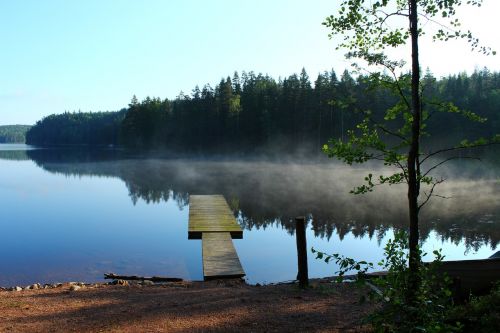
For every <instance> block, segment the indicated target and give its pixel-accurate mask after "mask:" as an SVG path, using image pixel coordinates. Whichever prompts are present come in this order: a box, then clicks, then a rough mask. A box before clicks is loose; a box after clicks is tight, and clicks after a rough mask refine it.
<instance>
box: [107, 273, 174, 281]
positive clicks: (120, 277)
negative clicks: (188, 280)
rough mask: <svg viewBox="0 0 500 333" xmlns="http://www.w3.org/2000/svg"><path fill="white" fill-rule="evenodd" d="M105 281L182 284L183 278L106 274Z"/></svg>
mask: <svg viewBox="0 0 500 333" xmlns="http://www.w3.org/2000/svg"><path fill="white" fill-rule="evenodd" d="M104 279H113V280H128V281H132V280H135V281H145V280H147V281H151V282H182V281H183V279H181V278H173V277H164V276H151V277H146V276H137V275H116V274H115V273H104Z"/></svg>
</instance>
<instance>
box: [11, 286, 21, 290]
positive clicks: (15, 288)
mask: <svg viewBox="0 0 500 333" xmlns="http://www.w3.org/2000/svg"><path fill="white" fill-rule="evenodd" d="M21 290H23V288H21V287H19V286H15V287H14V288H12V291H21Z"/></svg>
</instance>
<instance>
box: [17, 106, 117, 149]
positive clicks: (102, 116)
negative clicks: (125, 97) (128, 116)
mask: <svg viewBox="0 0 500 333" xmlns="http://www.w3.org/2000/svg"><path fill="white" fill-rule="evenodd" d="M124 116H125V110H122V111H120V112H72V113H71V112H65V113H63V114H60V115H50V116H47V117H45V118H43V119H42V120H40V121H38V122H37V123H36V125H34V126H33V127H31V128H30V130H29V131H28V132H27V133H26V143H27V144H33V145H61V144H80V145H109V144H117V143H118V136H119V129H120V124H121V121H122V119H123V117H124Z"/></svg>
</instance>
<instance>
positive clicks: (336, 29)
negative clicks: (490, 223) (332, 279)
mask: <svg viewBox="0 0 500 333" xmlns="http://www.w3.org/2000/svg"><path fill="white" fill-rule="evenodd" d="M481 2H482V1H481V0H474V1H467V3H466V4H467V5H472V6H480V5H481ZM461 5H465V3H462V1H461V0H451V1H449V0H393V1H390V0H380V1H369V0H343V1H341V2H340V9H339V11H338V13H337V15H335V16H334V15H331V16H329V17H327V18H326V21H325V22H324V25H325V26H327V27H328V28H330V29H331V34H330V37H334V36H339V37H341V38H342V40H341V41H340V42H339V44H338V48H343V49H346V50H347V51H348V53H347V54H346V57H347V58H349V59H359V60H361V61H363V62H364V63H365V64H366V65H367V66H368V67H369V68H375V71H373V70H371V71H370V72H369V73H370V74H369V75H368V78H367V87H368V88H370V87H373V86H375V87H379V86H385V87H386V89H388V90H389V91H390V92H392V93H393V94H395V95H396V96H398V98H397V100H396V101H395V103H394V104H393V105H392V106H391V107H389V108H388V109H387V110H386V111H385V112H384V114H383V117H380V114H379V115H378V118H377V117H375V114H374V113H373V112H372V110H371V108H370V107H368V108H367V109H364V110H361V111H362V112H363V114H364V117H363V120H362V121H361V122H359V123H358V124H357V125H356V129H355V130H349V132H348V137H347V140H344V139H343V138H341V139H331V140H330V141H329V143H328V144H327V145H325V146H324V152H325V153H326V154H327V155H328V156H329V157H337V158H338V159H340V160H342V161H344V162H345V163H347V164H353V163H364V162H367V161H369V160H376V161H381V162H383V164H384V165H385V166H387V167H389V168H390V169H389V170H390V171H391V172H392V174H390V175H388V176H387V175H383V174H382V175H379V176H378V177H373V175H372V174H369V175H368V176H367V177H365V184H363V185H361V186H358V187H356V188H355V189H354V190H353V191H352V193H354V194H362V193H367V192H371V191H372V190H373V188H374V187H375V186H377V185H383V184H389V185H398V184H405V185H406V187H407V193H408V195H407V197H408V229H409V235H408V250H409V260H408V267H409V268H408V269H409V274H408V287H407V288H406V290H405V291H406V295H405V296H404V300H403V301H402V302H403V303H404V304H405V306H407V307H409V308H412V309H417V308H418V307H419V299H418V298H419V294H418V292H420V289H421V288H422V284H423V283H424V281H422V278H423V277H422V276H421V274H420V272H421V270H422V268H421V253H420V250H419V248H418V244H419V238H420V235H419V213H420V210H421V209H422V207H423V206H424V205H425V204H427V202H428V201H429V200H430V199H431V197H432V196H436V193H434V191H435V188H436V186H437V185H439V184H441V183H442V182H443V181H444V178H440V177H437V176H435V175H434V173H435V170H436V169H437V168H438V167H439V166H441V165H443V164H445V163H446V162H448V161H450V160H452V159H456V158H459V157H460V156H459V155H458V156H445V157H444V158H443V159H442V160H439V161H437V162H436V158H437V157H440V154H442V153H450V152H456V151H460V150H462V149H464V148H468V147H477V146H483V145H487V144H489V143H490V141H488V140H486V139H484V138H479V139H477V140H476V141H473V142H468V141H462V142H461V143H460V144H455V145H453V146H451V147H445V148H439V149H437V150H434V151H432V150H430V149H429V148H428V147H427V148H424V147H422V138H424V137H426V136H429V132H428V129H427V127H428V121H429V120H430V119H431V118H432V116H433V115H434V114H435V113H436V112H437V113H450V114H460V115H462V116H464V118H466V119H467V120H469V121H470V120H472V121H476V122H483V121H484V119H483V118H482V117H480V116H479V115H477V114H475V113H473V112H470V111H468V110H460V109H459V108H458V107H456V106H455V105H454V104H453V103H451V102H445V103H443V102H441V101H435V100H433V99H432V98H425V99H424V97H423V92H424V89H423V87H424V85H425V83H429V84H432V81H428V82H425V80H422V78H421V68H420V59H419V38H421V37H423V36H424V35H425V33H430V35H431V36H432V38H433V39H434V40H440V41H447V40H449V39H467V41H468V43H469V44H470V45H471V47H472V49H478V50H479V51H481V52H483V53H484V54H495V52H494V51H492V50H491V49H490V48H487V47H484V46H481V45H480V44H479V41H478V39H477V38H475V37H473V35H472V33H471V32H470V31H467V32H464V31H461V30H460V22H459V20H458V19H457V18H456V17H455V16H456V10H457V8H458V7H459V6H461ZM440 17H442V18H444V19H445V20H446V21H447V22H444V23H443V22H439V18H440ZM428 23H431V24H430V25H429V26H432V24H436V23H437V27H438V28H437V30H435V31H433V30H432V29H430V28H429V27H427V26H426V25H427V24H428ZM424 27H425V29H424ZM443 27H446V28H443ZM407 43H408V44H410V50H411V53H409V54H408V59H410V60H411V61H410V72H409V73H405V70H406V69H405V63H406V62H405V61H404V59H403V60H393V59H390V58H389V57H388V56H387V54H386V51H387V49H393V48H398V47H401V46H404V45H406V44H407ZM353 65H354V67H355V68H357V69H358V71H360V70H361V67H360V66H359V65H358V64H357V63H354V64H353ZM423 81H424V82H423ZM367 90H368V89H367ZM498 138H499V137H498V135H497V136H495V137H494V139H493V140H498ZM422 192H423V195H422ZM400 269H405V268H403V267H400ZM409 313H412V311H409Z"/></svg>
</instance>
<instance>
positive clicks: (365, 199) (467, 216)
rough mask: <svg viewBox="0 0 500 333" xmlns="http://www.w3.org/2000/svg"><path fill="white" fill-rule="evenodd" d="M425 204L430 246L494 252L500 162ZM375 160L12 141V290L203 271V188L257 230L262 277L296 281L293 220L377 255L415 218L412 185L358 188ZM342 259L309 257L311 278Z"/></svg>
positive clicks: (250, 258) (461, 170)
mask: <svg viewBox="0 0 500 333" xmlns="http://www.w3.org/2000/svg"><path fill="white" fill-rule="evenodd" d="M440 170H441V172H440V175H442V176H443V177H445V178H446V181H445V182H444V183H443V184H442V185H441V187H440V188H439V189H438V190H437V193H438V194H439V195H441V196H443V197H445V198H433V199H432V200H431V201H430V202H429V204H428V205H426V206H425V207H424V209H423V211H422V213H421V226H422V227H421V234H422V238H423V245H422V246H423V248H424V250H426V251H428V252H431V251H432V250H433V249H440V248H442V249H443V253H444V254H445V256H446V259H449V260H456V259H476V258H486V257H489V256H490V255H491V254H493V253H494V252H495V251H496V249H497V245H498V243H499V240H500V207H499V202H500V201H499V198H500V195H499V194H500V181H499V179H500V178H499V177H500V175H499V168H498V164H497V163H493V162H492V163H490V162H489V161H487V160H486V161H475V160H466V159H463V160H458V161H456V162H454V163H453V164H450V165H448V166H447V167H445V168H442V169H440ZM376 171H377V167H376V166H363V167H355V168H352V167H348V166H345V165H343V164H341V163H339V162H335V161H333V160H328V159H326V158H318V159H314V160H305V159H303V160H295V159H291V158H290V159H276V158H271V159H270V158H267V159H264V158H260V159H259V158H246V159H237V158H234V157H233V158H231V157H225V158H222V157H218V158H210V159H201V158H188V157H183V158H173V157H172V156H161V155H160V154H156V155H145V154H136V153H133V152H127V151H123V150H118V149H98V150H89V149H83V148H80V149H76V148H72V149H69V148H66V149H35V148H34V147H29V146H26V145H13V144H0V207H1V208H0V230H1V233H0V286H13V285H27V284H30V283H34V282H40V283H48V282H62V281H89V282H90V281H102V280H103V274H104V273H106V272H114V273H117V274H127V275H128V274H130V275H143V276H150V275H160V276H171V277H181V278H185V279H190V280H201V279H203V275H202V261H201V241H200V240H188V232H187V227H188V212H189V195H190V194H223V195H224V197H225V198H226V200H227V201H228V203H229V205H230V207H231V209H232V210H233V211H234V213H235V216H236V217H237V221H238V223H239V224H240V225H241V227H242V228H243V230H244V234H243V239H241V240H234V241H233V242H234V245H235V247H236V250H237V252H238V254H239V256H240V260H241V263H242V265H243V268H244V269H245V271H246V273H247V277H246V279H247V281H248V282H249V283H270V282H277V281H286V280H293V279H295V276H296V265H297V262H296V261H297V259H296V246H295V236H294V217H295V216H299V215H302V216H307V218H308V229H307V242H308V248H311V247H314V248H315V249H319V250H322V251H326V252H329V253H341V254H344V255H346V256H349V257H353V258H355V259H358V260H361V259H364V260H368V261H372V262H377V261H378V260H380V259H381V258H382V254H383V247H384V245H385V243H386V242H387V240H388V239H390V238H391V237H392V236H393V230H394V228H403V227H405V226H406V223H407V210H406V202H405V198H406V193H405V187H404V186H392V187H388V186H387V187H379V188H377V189H376V190H375V191H374V192H373V193H369V194H366V195H361V196H360V195H357V196H355V195H352V194H350V193H349V190H350V189H352V188H353V187H354V186H356V185H360V184H362V181H363V178H364V177H365V176H366V175H367V174H368V173H370V172H374V173H376ZM335 271H336V266H335V265H334V264H333V263H330V264H326V263H324V262H322V261H319V260H316V259H314V256H313V255H312V254H311V253H309V274H310V276H311V277H322V276H332V275H334V274H335Z"/></svg>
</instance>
